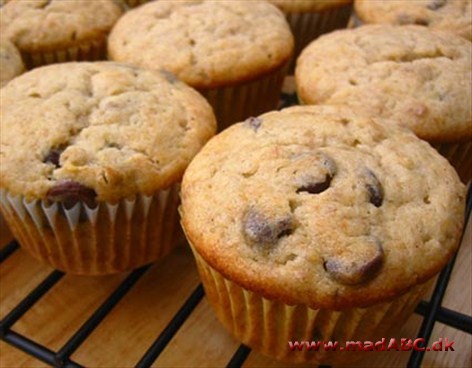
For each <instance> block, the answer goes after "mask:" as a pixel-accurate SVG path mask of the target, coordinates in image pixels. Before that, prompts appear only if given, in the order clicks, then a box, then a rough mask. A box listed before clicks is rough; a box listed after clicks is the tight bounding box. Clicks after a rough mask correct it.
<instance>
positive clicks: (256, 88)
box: [199, 63, 288, 131]
mask: <svg viewBox="0 0 472 368" xmlns="http://www.w3.org/2000/svg"><path fill="white" fill-rule="evenodd" d="M287 67H288V64H287V63H285V64H284V65H283V66H282V67H280V68H278V69H277V70H275V71H273V72H272V73H270V74H267V75H264V76H263V77H260V78H257V79H254V80H252V81H249V82H245V83H241V84H238V85H235V86H228V87H219V88H214V89H207V90H200V91H199V92H200V93H201V94H202V95H203V96H204V97H205V98H206V99H207V100H208V102H209V103H210V105H211V106H212V107H213V110H214V112H215V115H216V120H217V122H218V130H219V131H222V130H223V129H225V128H227V127H228V126H230V125H231V124H234V123H238V122H240V121H243V120H246V119H247V118H249V117H251V116H258V115H261V114H262V113H264V112H267V111H271V110H274V109H276V108H277V105H278V103H279V98H280V92H281V91H282V84H283V81H284V78H285V76H286V74H287Z"/></svg>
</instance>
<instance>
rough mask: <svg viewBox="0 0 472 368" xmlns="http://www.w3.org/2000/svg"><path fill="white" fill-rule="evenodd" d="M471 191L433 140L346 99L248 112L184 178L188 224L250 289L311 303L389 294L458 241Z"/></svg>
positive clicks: (346, 302) (200, 243) (213, 260)
mask: <svg viewBox="0 0 472 368" xmlns="http://www.w3.org/2000/svg"><path fill="white" fill-rule="evenodd" d="M464 197H465V188H464V186H463V185H462V184H461V183H460V181H459V178H458V177H457V174H456V173H455V171H454V169H453V168H452V167H451V166H450V165H449V164H448V162H447V161H446V160H445V159H444V158H443V157H441V156H440V155H439V154H438V153H437V152H436V151H435V150H434V149H433V148H431V147H430V146H429V145H428V144H427V143H426V142H424V141H421V140H420V139H418V138H417V137H416V136H415V135H414V134H413V133H411V132H410V131H408V130H406V129H404V128H401V127H398V126H396V125H394V124H385V122H384V121H383V120H382V119H371V118H368V117H363V116H362V115H359V114H356V113H354V112H353V111H352V110H350V109H347V108H338V107H331V106H304V107H293V108H289V109H285V110H282V111H281V112H271V113H267V114H265V115H262V116H260V117H258V118H251V119H248V120H247V121H246V122H243V123H239V124H236V125H235V126H232V127H230V128H229V129H227V130H225V131H224V132H222V133H220V134H219V135H217V136H216V137H214V138H213V139H211V140H210V141H209V142H208V144H207V145H206V146H205V147H204V148H203V149H202V151H201V152H200V153H199V154H198V155H197V156H196V157H195V159H194V160H193V161H192V163H191V164H190V166H189V168H188V169H187V171H186V173H185V175H184V179H183V182H182V207H181V215H182V224H183V227H184V230H185V232H186V234H187V237H188V239H189V241H190V243H191V244H192V245H193V247H194V248H195V250H196V252H198V253H199V254H200V256H202V257H203V258H204V259H205V261H206V262H207V263H208V264H209V265H210V266H211V267H213V268H214V269H216V270H217V271H218V272H220V273H221V274H223V275H224V276H225V277H226V278H228V279H230V280H232V281H234V282H235V283H237V284H239V285H240V286H242V287H243V288H245V289H248V290H251V291H254V292H257V293H260V294H262V295H264V296H265V297H268V298H270V299H276V300H281V301H283V302H285V303H287V304H305V305H308V306H311V307H313V308H335V309H342V308H346V307H355V306H360V307H361V306H365V305H370V304H372V303H375V302H381V301H386V300H389V299H390V298H394V297H397V296H399V295H401V294H402V293H404V292H406V291H407V290H409V289H410V288H411V287H413V286H415V285H417V284H420V283H423V282H425V281H426V280H428V279H429V278H430V277H432V275H434V274H435V273H436V272H438V271H439V270H440V269H441V268H442V267H443V266H444V265H445V263H446V262H447V260H448V258H449V257H450V256H451V255H452V253H453V252H454V250H455V249H456V247H457V245H458V241H459V237H460V232H461V229H462V225H463V211H464Z"/></svg>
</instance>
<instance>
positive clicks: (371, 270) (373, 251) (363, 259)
mask: <svg viewBox="0 0 472 368" xmlns="http://www.w3.org/2000/svg"><path fill="white" fill-rule="evenodd" d="M354 251H355V250H353V253H351V254H347V255H345V256H344V257H340V256H339V257H336V256H334V257H332V258H329V259H327V260H326V261H325V263H324V268H325V270H326V272H328V274H329V276H330V277H331V278H333V279H334V280H336V281H338V282H340V283H341V284H345V285H358V284H361V283H364V282H367V281H369V280H371V279H372V278H374V277H375V275H377V273H378V272H379V271H380V269H381V267H382V265H383V262H384V252H383V248H382V245H381V244H380V242H379V241H378V240H372V241H371V242H366V244H365V245H364V246H362V247H358V249H357V251H355V253H354Z"/></svg>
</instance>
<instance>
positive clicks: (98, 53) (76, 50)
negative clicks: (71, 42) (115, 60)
mask: <svg viewBox="0 0 472 368" xmlns="http://www.w3.org/2000/svg"><path fill="white" fill-rule="evenodd" d="M106 48H107V41H106V37H102V38H100V39H97V40H93V41H91V42H84V43H81V44H80V45H77V46H74V47H68V48H64V49H59V50H52V51H44V52H34V53H33V52H31V53H30V52H26V51H22V52H21V56H22V58H23V61H24V63H25V65H26V67H27V68H28V69H33V68H36V67H39V66H43V65H48V64H55V63H64V62H68V61H97V60H106Z"/></svg>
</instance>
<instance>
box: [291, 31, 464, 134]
mask: <svg viewBox="0 0 472 368" xmlns="http://www.w3.org/2000/svg"><path fill="white" fill-rule="evenodd" d="M295 74H296V84H297V91H298V94H299V97H300V99H301V100H302V101H303V102H304V103H306V104H327V105H348V106H350V107H352V108H355V109H356V110H359V111H363V112H365V113H366V114H369V115H371V116H378V117H383V118H388V119H391V120H392V121H396V122H398V123H399V124H402V125H404V126H406V127H408V128H410V129H412V130H413V131H414V132H415V133H416V134H417V135H418V136H419V137H421V138H423V139H426V140H428V141H430V142H437V141H438V142H441V141H443V142H444V141H446V142H447V141H448V142H460V141H467V140H470V139H472V48H471V44H470V42H469V41H467V40H465V39H463V38H461V37H459V36H456V35H454V34H451V33H447V32H441V31H431V30H429V29H427V28H425V27H420V26H401V27H399V26H388V25H367V26H363V27H360V28H357V29H354V30H346V31H337V32H334V33H332V34H329V35H326V36H322V37H320V38H319V39H317V40H316V41H314V42H313V43H311V44H310V45H309V46H308V47H307V48H306V49H305V50H304V51H303V53H302V55H301V56H300V58H299V59H298V61H297V68H296V72H295Z"/></svg>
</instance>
